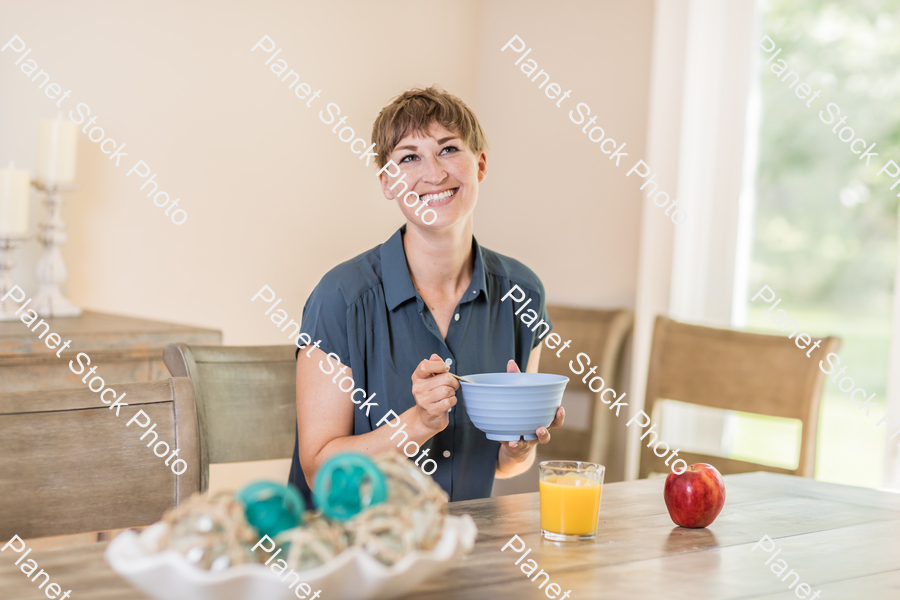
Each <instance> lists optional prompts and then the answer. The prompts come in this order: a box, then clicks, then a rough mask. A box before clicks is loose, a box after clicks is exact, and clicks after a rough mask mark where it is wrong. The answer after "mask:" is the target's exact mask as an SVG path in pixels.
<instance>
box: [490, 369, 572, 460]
mask: <svg viewBox="0 0 900 600" xmlns="http://www.w3.org/2000/svg"><path fill="white" fill-rule="evenodd" d="M506 372H507V373H519V372H520V371H519V367H518V365H516V361H514V360H511V361H509V362H508V363H506ZM565 419H566V410H565V409H564V408H563V407H562V406H560V407H559V408H557V409H556V417H555V418H554V419H553V422H552V423H550V425H548V426H547V427H538V428H537V429H536V430H535V434H536V435H537V439H536V440H519V441H517V442H500V444H501V448H500V451H501V452H503V453H504V454H506V455H507V456H508V457H509V458H510V459H512V460H514V461H522V460H525V459H527V458H528V456H529V454H530V453H531V449H532V448H534V446H535V445H537V444H546V443H547V442H549V441H550V431H548V430H550V429H555V428H557V427H560V426H562V424H563V421H565Z"/></svg>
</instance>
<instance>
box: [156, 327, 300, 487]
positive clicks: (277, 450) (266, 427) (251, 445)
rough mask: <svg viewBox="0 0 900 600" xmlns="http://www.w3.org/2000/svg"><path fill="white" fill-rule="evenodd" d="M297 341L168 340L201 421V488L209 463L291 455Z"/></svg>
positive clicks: (169, 357) (168, 358)
mask: <svg viewBox="0 0 900 600" xmlns="http://www.w3.org/2000/svg"><path fill="white" fill-rule="evenodd" d="M296 349H297V347H296V346H295V345H280V346H192V345H191V346H189V345H187V344H169V346H167V347H166V349H165V350H164V351H163V360H164V361H165V363H166V367H167V368H168V369H169V372H170V373H171V374H172V376H173V377H190V379H191V381H192V382H193V385H194V395H195V397H196V399H197V417H198V421H199V423H200V465H201V472H200V488H201V489H202V490H203V491H204V492H205V491H206V490H207V489H208V488H209V465H210V464H219V463H234V462H245V461H254V460H272V459H279V458H291V456H292V454H293V452H294V436H295V434H296V423H297V408H296V407H297V392H296V389H297V381H296V369H297V361H296V359H295V354H294V353H295V351H296Z"/></svg>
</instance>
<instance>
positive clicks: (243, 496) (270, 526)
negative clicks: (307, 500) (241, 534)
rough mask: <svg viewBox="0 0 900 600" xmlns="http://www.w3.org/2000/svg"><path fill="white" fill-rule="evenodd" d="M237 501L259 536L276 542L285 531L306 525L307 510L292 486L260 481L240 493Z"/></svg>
mask: <svg viewBox="0 0 900 600" xmlns="http://www.w3.org/2000/svg"><path fill="white" fill-rule="evenodd" d="M237 499H238V500H240V501H241V502H242V503H243V504H244V506H245V509H244V512H245V514H246V515H247V521H248V522H249V523H250V524H251V525H252V526H253V527H255V528H256V530H257V531H259V534H260V535H267V536H269V537H270V538H273V539H274V538H275V536H276V535H278V534H279V533H281V532H282V531H285V530H287V529H293V528H294V527H297V526H298V525H300V524H301V523H302V522H303V511H304V510H305V508H306V506H305V504H304V502H303V498H302V497H301V496H300V494H299V492H297V490H296V489H294V487H293V486H290V485H288V486H284V485H279V484H277V483H272V482H271V481H257V482H256V483H251V484H250V485H248V486H247V487H245V488H244V489H242V490H241V491H240V492H238V494H237Z"/></svg>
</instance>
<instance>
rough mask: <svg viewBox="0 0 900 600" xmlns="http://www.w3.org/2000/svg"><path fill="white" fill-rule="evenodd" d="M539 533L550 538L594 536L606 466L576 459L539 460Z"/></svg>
mask: <svg viewBox="0 0 900 600" xmlns="http://www.w3.org/2000/svg"><path fill="white" fill-rule="evenodd" d="M540 467H541V475H540V483H539V485H540V488H541V535H543V536H544V537H545V538H547V539H548V540H552V541H554V542H576V541H583V540H592V539H594V538H595V537H596V536H597V521H598V519H599V517H600V493H601V490H602V488H603V475H604V474H605V473H606V467H604V466H603V465H597V464H594V463H588V462H581V461H577V460H545V461H541V465H540Z"/></svg>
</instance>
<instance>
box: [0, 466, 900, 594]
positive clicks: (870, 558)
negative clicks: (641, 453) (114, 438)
mask: <svg viewBox="0 0 900 600" xmlns="http://www.w3.org/2000/svg"><path fill="white" fill-rule="evenodd" d="M725 483H726V489H727V496H728V497H727V500H726V503H725V508H724V510H723V511H722V514H721V515H719V518H718V519H717V520H716V522H715V523H713V524H712V526H710V527H709V528H707V529H696V530H693V529H683V528H679V527H676V526H674V525H673V523H672V521H671V520H670V519H669V516H668V513H667V512H666V508H665V504H664V502H663V498H662V486H663V480H662V479H652V480H641V481H631V482H623V483H613V484H607V485H605V486H604V490H603V499H602V505H601V509H600V527H599V531H598V534H597V540H596V541H594V542H582V543H572V544H560V543H552V542H547V541H543V540H542V539H541V537H540V531H539V505H538V494H537V493H534V494H520V495H516V496H505V497H500V498H488V499H484V500H472V501H468V502H456V503H452V504H451V505H450V512H451V513H453V514H463V513H468V514H471V515H472V517H473V518H474V519H475V522H476V523H477V525H478V529H479V535H478V541H477V542H476V545H475V548H474V550H473V551H472V553H471V554H470V555H469V556H467V557H466V558H465V559H464V560H463V561H462V562H461V563H460V564H459V566H457V567H454V568H453V569H451V570H450V571H448V572H446V573H445V574H443V575H440V576H439V577H437V578H435V579H434V580H433V581H430V582H428V583H426V584H424V585H422V586H421V587H420V588H419V589H418V590H416V592H415V593H413V594H410V595H408V596H405V597H404V598H405V599H406V600H411V599H412V598H416V599H423V600H428V599H438V598H440V599H471V600H475V599H478V600H482V599H489V600H495V599H499V598H516V599H520V598H521V599H529V598H535V599H536V598H547V596H546V595H545V593H544V591H542V590H539V589H538V583H540V582H541V581H544V579H545V578H544V577H543V576H541V578H540V580H539V581H538V583H533V582H532V581H530V580H529V579H528V578H527V577H526V575H525V574H524V573H523V572H522V571H520V566H522V565H524V564H526V563H527V560H528V559H534V560H535V562H537V564H538V567H539V570H540V569H543V570H544V571H546V572H548V573H549V574H550V582H552V583H558V584H559V586H560V587H561V589H562V591H563V593H564V592H565V591H567V590H571V594H570V595H569V598H571V599H573V600H579V599H581V598H604V599H606V598H609V599H618V598H621V599H626V598H627V599H629V600H633V599H643V598H647V599H653V600H673V599H681V598H684V599H691V600H713V599H734V600H737V599H745V598H767V599H769V600H787V599H788V598H796V597H797V596H796V595H795V590H796V589H797V587H796V586H795V588H794V590H789V589H788V584H789V583H791V582H793V581H794V580H795V577H794V576H790V579H788V581H786V582H782V581H780V580H779V578H778V577H776V575H775V574H774V573H773V572H772V571H771V570H770V567H771V566H773V565H776V564H778V562H777V561H779V560H781V559H783V560H784V562H785V563H787V565H788V568H787V570H786V571H785V572H784V575H787V574H788V573H789V571H790V570H794V571H796V572H797V573H798V574H799V576H800V579H799V580H800V583H806V584H808V585H809V586H810V587H811V588H812V593H811V594H809V595H808V596H807V597H810V598H812V597H813V595H812V594H815V593H816V592H820V595H819V596H817V598H820V599H822V600H836V599H839V598H843V599H848V600H851V599H852V600H880V599H897V598H900V553H898V550H900V495H898V494H892V493H888V492H878V491H875V490H869V489H864V488H854V487H847V486H840V485H833V484H827V483H821V482H816V481H812V480H808V479H802V478H797V477H790V476H786V475H774V474H768V473H752V474H746V475H729V476H726V477H725ZM513 535H518V536H519V537H520V538H521V539H523V540H524V541H525V543H526V545H527V547H528V548H531V549H532V552H531V553H530V554H529V555H528V556H527V558H526V559H525V560H523V561H522V562H521V563H520V565H519V566H516V565H515V564H514V563H515V561H516V560H517V559H518V558H519V557H520V556H521V555H520V554H514V553H513V552H512V549H507V550H506V551H505V552H501V551H500V549H501V548H502V547H503V546H504V544H506V543H507V542H508V541H509V540H510V539H511V538H512V536H513ZM764 535H768V536H769V537H770V538H771V539H773V540H774V541H775V544H776V548H775V549H774V550H773V551H772V553H770V554H767V553H764V552H763V549H762V548H759V549H757V550H756V551H753V550H752V548H753V546H754V545H755V544H756V543H757V542H758V541H759V540H761V539H762V538H763V536H764ZM4 543H5V542H4ZM104 548H105V544H102V543H98V544H90V545H80V546H71V547H68V548H60V549H56V550H47V551H41V552H38V551H35V552H32V554H31V555H30V556H29V558H34V559H35V560H36V561H37V562H38V564H39V565H40V567H41V568H43V569H45V570H47V571H48V572H49V573H50V574H51V576H52V581H58V582H65V584H66V586H67V587H66V588H65V589H69V588H71V589H72V596H71V597H72V598H73V599H75V600H77V599H78V598H84V599H93V598H98V599H99V598H102V599H103V600H142V599H145V598H147V597H146V596H145V595H143V594H142V593H140V592H139V591H137V590H136V589H134V588H132V587H131V586H130V585H129V584H128V583H127V582H126V581H125V580H123V579H121V578H120V577H119V576H118V575H116V574H115V573H114V572H113V571H112V570H111V569H110V568H109V566H108V565H107V564H106V562H105V561H104V560H103V550H104ZM779 549H780V550H781V552H780V553H779V554H777V556H775V558H774V560H772V561H771V562H770V565H769V566H767V565H766V564H765V561H766V560H767V559H769V558H770V557H771V556H772V555H774V554H775V553H776V552H777V551H778V550H779ZM14 561H15V558H14V557H13V556H10V554H9V552H5V553H3V554H0V598H3V599H7V598H15V599H16V600H30V599H34V600H37V599H39V598H45V597H46V596H44V594H43V593H42V592H40V591H38V590H37V589H36V586H35V584H32V583H31V582H30V581H28V580H27V579H26V577H25V576H24V574H22V573H20V572H18V567H15V566H14V565H13V562H14ZM784 575H782V577H784ZM548 585H549V584H548ZM797 585H798V586H799V584H797ZM545 588H546V586H545ZM803 591H805V590H803ZM551 593H552V592H551ZM801 593H802V592H801ZM559 597H560V598H562V595H560V596H559ZM327 598H328V596H327V591H323V593H322V600H327ZM260 600H264V599H260Z"/></svg>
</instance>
